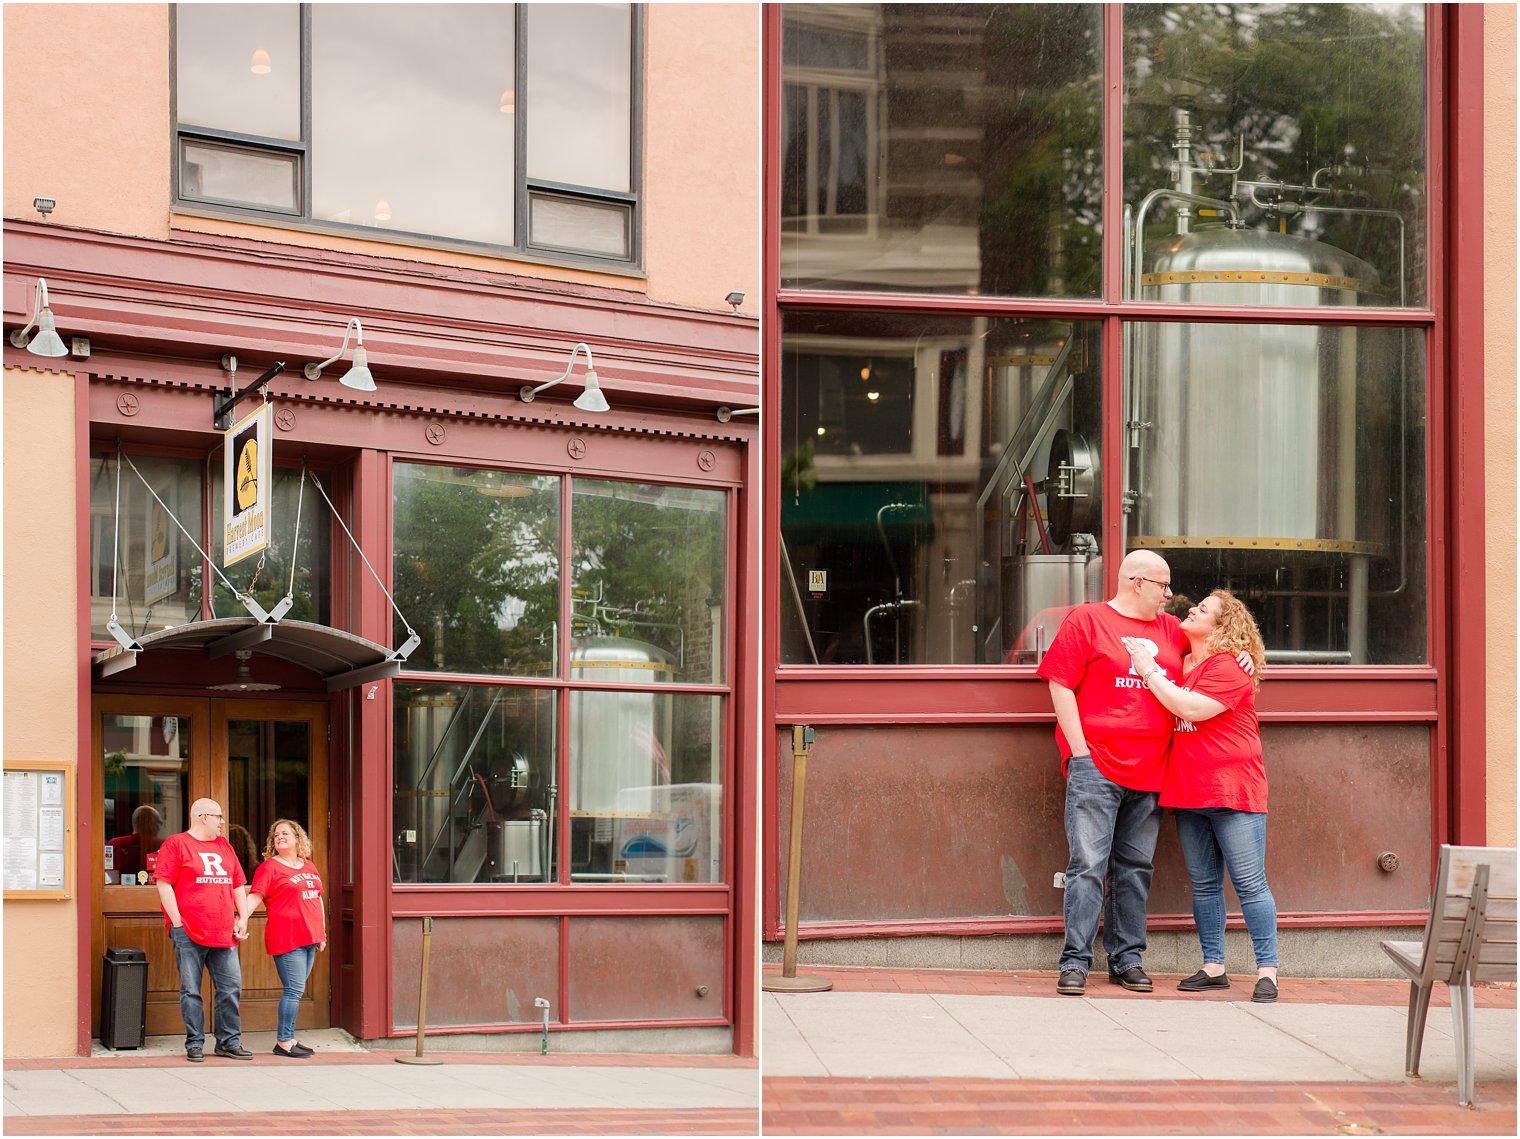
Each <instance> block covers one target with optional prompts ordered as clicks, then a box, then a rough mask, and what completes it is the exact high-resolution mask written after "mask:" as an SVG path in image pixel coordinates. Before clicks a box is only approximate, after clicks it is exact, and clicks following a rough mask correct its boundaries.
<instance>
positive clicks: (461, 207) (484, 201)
mask: <svg viewBox="0 0 1520 1139" xmlns="http://www.w3.org/2000/svg"><path fill="white" fill-rule="evenodd" d="M311 21H312V75H311V82H312V96H311V98H312V107H311V114H312V123H311V130H312V138H311V146H312V209H311V212H312V216H313V217H314V218H316V219H318V220H322V221H340V222H352V223H353V224H355V225H366V226H379V227H382V228H385V229H396V230H404V231H407V232H410V233H428V234H442V235H447V236H449V237H460V238H465V239H467V240H471V241H484V242H490V243H493V244H497V245H511V244H512V243H513V220H512V211H513V195H514V189H513V187H514V178H513V153H514V151H513V145H514V137H515V130H514V127H513V114H514V107H515V102H514V100H513V99H512V98H511V97H509V96H510V95H511V92H512V88H513V85H514V79H513V75H514V70H513V26H514V25H513V14H512V5H510V4H314V5H312V12H311ZM627 133H628V128H627V124H626V122H625V123H624V126H623V136H624V138H625V140H626V138H627Z"/></svg>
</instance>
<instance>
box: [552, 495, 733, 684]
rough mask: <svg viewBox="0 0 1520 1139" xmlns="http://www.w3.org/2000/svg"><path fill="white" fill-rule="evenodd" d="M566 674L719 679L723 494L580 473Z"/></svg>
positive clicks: (612, 680)
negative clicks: (612, 480) (570, 639)
mask: <svg viewBox="0 0 1520 1139" xmlns="http://www.w3.org/2000/svg"><path fill="white" fill-rule="evenodd" d="M573 510H574V523H573V524H572V526H571V530H570V537H571V553H570V559H571V565H572V567H573V568H574V578H573V580H572V582H571V589H572V590H573V592H572V595H571V606H572V613H573V616H572V619H571V620H572V624H571V637H572V642H571V643H572V648H571V665H570V674H571V676H573V677H575V678H578V679H582V680H595V681H600V682H603V683H607V684H616V683H623V682H639V683H645V684H648V683H656V682H662V681H673V682H687V683H692V684H716V683H721V682H722V680H723V652H722V630H723V609H724V589H723V584H724V583H723V571H724V542H725V539H726V537H727V525H726V519H725V495H724V492H723V491H720V490H702V489H695V488H691V487H671V486H655V485H652V484H649V483H624V482H601V481H598V480H592V479H576V480H575V489H574V505H573Z"/></svg>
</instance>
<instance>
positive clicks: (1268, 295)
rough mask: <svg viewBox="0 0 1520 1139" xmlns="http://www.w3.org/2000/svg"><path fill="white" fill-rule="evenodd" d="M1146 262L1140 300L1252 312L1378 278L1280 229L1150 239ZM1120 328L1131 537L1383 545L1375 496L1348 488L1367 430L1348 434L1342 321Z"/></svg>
mask: <svg viewBox="0 0 1520 1139" xmlns="http://www.w3.org/2000/svg"><path fill="white" fill-rule="evenodd" d="M1147 266H1148V271H1147V272H1145V273H1144V274H1143V276H1142V278H1141V294H1140V295H1141V299H1142V300H1147V301H1177V302H1191V303H1194V304H1200V303H1201V304H1210V305H1240V306H1244V307H1247V308H1250V309H1252V310H1253V311H1255V312H1257V313H1258V315H1259V313H1260V310H1262V309H1265V308H1270V307H1273V306H1293V307H1298V308H1306V307H1321V306H1322V307H1344V306H1354V305H1357V304H1359V303H1360V301H1361V298H1362V297H1363V296H1364V295H1365V294H1367V293H1369V292H1373V291H1375V290H1376V288H1377V273H1376V270H1374V269H1373V268H1372V266H1370V265H1368V264H1367V263H1366V262H1364V261H1361V260H1360V259H1358V258H1356V257H1353V256H1352V255H1351V254H1349V253H1346V252H1344V251H1342V250H1340V249H1336V248H1334V247H1333V246H1329V245H1325V244H1324V243H1323V242H1318V241H1313V240H1309V239H1306V238H1300V237H1293V236H1291V235H1287V234H1280V233H1268V232H1255V231H1246V230H1229V229H1222V228H1210V229H1201V230H1198V231H1196V232H1193V233H1190V234H1185V235H1180V236H1177V237H1174V238H1171V239H1169V240H1168V242H1167V243H1166V244H1165V245H1164V246H1163V247H1161V248H1159V249H1157V248H1155V247H1154V246H1153V247H1152V250H1151V256H1150V257H1149V258H1148V259H1147ZM1133 336H1134V346H1133V361H1134V364H1133V366H1134V372H1133V374H1132V383H1133V385H1134V392H1135V399H1136V401H1137V402H1136V403H1135V404H1134V405H1133V406H1132V407H1131V409H1130V411H1131V414H1129V415H1127V417H1126V418H1129V419H1132V420H1134V421H1137V422H1139V423H1141V424H1144V426H1143V427H1142V428H1141V429H1140V455H1139V460H1138V464H1137V467H1136V470H1135V482H1134V484H1133V485H1134V489H1135V490H1137V491H1138V492H1139V501H1138V504H1137V514H1136V519H1135V523H1134V529H1133V536H1132V537H1131V538H1130V543H1129V544H1130V545H1131V546H1132V547H1145V546H1149V547H1162V548H1169V549H1208V548H1236V549H1239V548H1247V549H1275V550H1285V551H1291V550H1300V551H1305V552H1318V553H1333V554H1350V553H1361V554H1371V553H1382V552H1384V550H1385V546H1384V543H1385V542H1386V540H1387V532H1388V524H1389V519H1388V517H1387V514H1388V507H1387V505H1386V502H1384V503H1381V504H1379V503H1376V502H1374V501H1372V494H1371V492H1370V491H1369V490H1368V489H1367V488H1366V487H1365V486H1364V487H1362V489H1360V490H1359V473H1360V472H1359V468H1360V466H1361V465H1362V464H1363V462H1364V461H1366V460H1367V459H1368V458H1369V455H1368V453H1367V452H1368V448H1369V445H1371V444H1372V440H1371V438H1370V435H1371V434H1372V433H1370V432H1367V431H1358V419H1359V416H1360V413H1359V409H1358V391H1357V377H1358V370H1359V368H1358V342H1357V332H1356V330H1355V329H1354V328H1345V327H1334V326H1329V325H1320V326H1308V325H1282V324H1263V325H1248V324H1184V323H1175V322H1160V321H1158V322H1155V323H1144V324H1137V325H1135V326H1133ZM1363 371H1367V369H1366V368H1365V362H1363ZM1369 374H1370V372H1369ZM1363 398H1364V399H1365V398H1366V397H1363ZM1372 481H1374V482H1376V481H1378V480H1372Z"/></svg>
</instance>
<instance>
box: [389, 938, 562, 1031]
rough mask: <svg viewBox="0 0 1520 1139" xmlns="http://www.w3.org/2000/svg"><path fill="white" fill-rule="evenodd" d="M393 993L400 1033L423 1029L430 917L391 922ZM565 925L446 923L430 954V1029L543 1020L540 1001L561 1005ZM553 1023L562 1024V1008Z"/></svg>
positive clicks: (554, 1011) (552, 1013)
mask: <svg viewBox="0 0 1520 1139" xmlns="http://www.w3.org/2000/svg"><path fill="white" fill-rule="evenodd" d="M391 937H392V945H391V988H392V994H393V1005H392V1010H393V1017H392V1019H393V1022H394V1024H395V1026H396V1027H397V1028H416V1027H417V983H418V980H419V978H420V977H421V963H422V920H421V919H420V918H401V919H397V920H396V921H394V922H392V923H391ZM558 993H559V921H558V919H555V918H509V917H474V918H442V919H438V920H435V921H434V922H433V936H432V938H431V941H430V948H429V950H428V1004H427V1023H428V1024H429V1025H446V1024H468V1025H490V1024H514V1023H523V1022H529V1023H532V1022H537V1021H539V1020H541V1019H542V1014H541V1013H535V1010H534V1008H533V998H534V997H547V998H548V999H549V1000H550V1001H552V1002H553V1003H554V1004H555V1005H558V1004H559V999H558V995H557V994H558ZM549 1011H550V1019H551V1020H557V1019H558V1017H559V1010H558V1008H551V1009H550V1010H549Z"/></svg>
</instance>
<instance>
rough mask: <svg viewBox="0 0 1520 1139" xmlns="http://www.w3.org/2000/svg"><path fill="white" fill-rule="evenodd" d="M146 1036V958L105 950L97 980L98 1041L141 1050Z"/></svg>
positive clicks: (129, 951)
mask: <svg viewBox="0 0 1520 1139" xmlns="http://www.w3.org/2000/svg"><path fill="white" fill-rule="evenodd" d="M147 1035H148V955H147V954H146V953H144V952H143V951H142V950H141V949H107V950H106V955H105V965H104V968H103V969H102V970H101V979H100V1042H101V1043H102V1044H104V1045H105V1046H106V1047H107V1048H141V1047H142V1046H143V1044H144V1043H146V1041H147Z"/></svg>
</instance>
